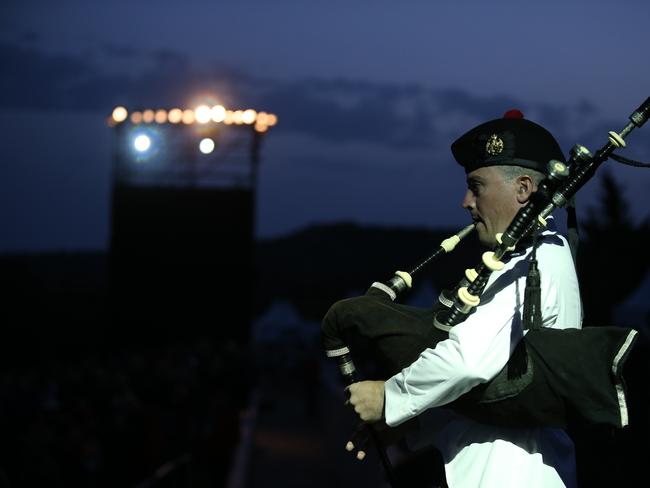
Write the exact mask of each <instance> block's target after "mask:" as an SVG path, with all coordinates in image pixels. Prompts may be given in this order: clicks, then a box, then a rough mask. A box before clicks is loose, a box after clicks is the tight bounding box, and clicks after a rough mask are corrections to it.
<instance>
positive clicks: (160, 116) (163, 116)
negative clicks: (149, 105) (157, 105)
mask: <svg viewBox="0 0 650 488" xmlns="http://www.w3.org/2000/svg"><path fill="white" fill-rule="evenodd" d="M154 120H155V121H156V123H157V124H164V123H165V122H167V110H164V109H162V108H161V109H160V110H156V115H155V116H154Z"/></svg>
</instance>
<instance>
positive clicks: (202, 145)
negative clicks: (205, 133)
mask: <svg viewBox="0 0 650 488" xmlns="http://www.w3.org/2000/svg"><path fill="white" fill-rule="evenodd" d="M199 151H201V152H202V153H203V154H210V153H211V152H212V151H214V141H213V140H212V139H210V138H209V137H206V138H205V139H201V142H199Z"/></svg>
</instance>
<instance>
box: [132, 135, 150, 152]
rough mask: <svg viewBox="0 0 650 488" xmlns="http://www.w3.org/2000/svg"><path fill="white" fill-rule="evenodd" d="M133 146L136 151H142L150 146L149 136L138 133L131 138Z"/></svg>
mask: <svg viewBox="0 0 650 488" xmlns="http://www.w3.org/2000/svg"><path fill="white" fill-rule="evenodd" d="M133 147H134V148H135V150H136V151H138V152H140V153H143V152H145V151H147V150H149V148H150V147H151V138H150V137H149V136H147V135H145V134H140V135H139V136H136V138H135V139H133Z"/></svg>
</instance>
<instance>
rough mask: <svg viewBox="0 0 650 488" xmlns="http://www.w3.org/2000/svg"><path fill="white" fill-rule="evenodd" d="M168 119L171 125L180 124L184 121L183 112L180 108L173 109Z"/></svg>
mask: <svg viewBox="0 0 650 488" xmlns="http://www.w3.org/2000/svg"><path fill="white" fill-rule="evenodd" d="M167 118H168V119H169V122H170V123H172V124H178V123H179V122H180V121H181V120H183V111H182V110H181V109H180V108H173V109H171V110H170V111H169V115H168V116H167Z"/></svg>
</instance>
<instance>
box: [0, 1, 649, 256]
mask: <svg viewBox="0 0 650 488" xmlns="http://www.w3.org/2000/svg"><path fill="white" fill-rule="evenodd" d="M648 20H650V2H647V1H645V0H638V1H625V0H623V1H619V2H616V3H612V2H605V1H603V0H591V1H573V2H566V1H559V0H547V1H544V2H522V1H521V0H518V1H511V0H506V1H496V2H485V1H481V0H472V1H451V0H437V1H432V0H428V1H404V2H394V1H392V2H388V1H383V0H347V1H339V0H330V1H328V2H314V1H311V2H310V1H305V0H301V1H298V0H296V1H291V0H273V1H268V0H267V1H263V0H247V1H241V2H219V1H216V0H212V1H208V0H186V1H183V2H179V1H172V0H156V1H151V0H141V1H138V2H133V1H124V0H113V1H110V2H106V1H95V0H92V1H91V0H59V1H51V0H4V1H3V2H2V4H1V5H0V66H2V70H1V72H0V124H1V126H2V136H1V137H2V158H1V162H0V229H2V231H1V233H0V252H51V251H62V250H63V251H75V250H106V249H107V247H108V239H109V212H110V165H111V159H110V154H111V148H112V144H113V138H112V135H113V134H112V131H111V129H110V128H109V127H107V125H106V117H107V116H108V115H109V114H110V112H111V110H112V108H113V107H114V106H116V105H120V104H121V105H125V106H127V107H149V106H150V107H171V106H172V105H181V106H183V107H189V106H193V105H194V104H196V103H198V102H200V101H201V100H202V97H205V96H212V97H215V98H216V99H217V100H219V101H220V102H222V103H223V104H224V105H226V106H227V107H232V108H248V107H253V108H257V109H259V110H267V111H271V112H274V113H276V114H277V115H278V117H279V123H278V126H277V127H275V128H274V129H273V130H272V131H271V133H269V134H268V137H267V138H266V139H265V141H264V147H263V152H262V167H261V174H260V180H259V193H258V200H257V203H258V212H257V232H258V236H260V237H272V236H277V235H282V234H286V233H288V232H291V231H293V230H297V229H300V228H302V227H304V226H306V225H309V224H312V223H321V222H334V221H341V220H346V221H354V222H358V223H364V224H383V225H403V226H414V225H422V226H427V227H441V226H445V227H457V228H460V227H462V226H464V225H465V224H466V223H468V217H467V215H466V211H464V210H462V209H461V207H460V202H461V199H462V196H463V193H464V174H463V172H462V170H461V169H460V167H459V166H458V165H457V164H456V163H455V162H454V161H453V159H452V157H451V153H450V151H449V145H450V144H451V142H452V141H453V140H454V139H455V138H456V137H458V136H459V135H460V134H461V133H462V132H464V131H465V130H467V129H469V128H470V127H472V126H473V125H476V124H478V123H480V122H483V121H485V120H488V119H492V118H497V117H500V116H501V115H502V114H503V113H504V112H505V111H506V110H508V109H511V108H519V109H521V110H522V111H523V112H524V114H525V115H526V117H527V118H530V119H532V120H534V121H536V122H539V123H541V124H542V125H545V126H546V127H548V128H549V129H550V130H551V131H552V132H553V133H555V134H556V137H557V138H558V140H559V141H560V143H561V146H562V148H563V149H564V150H565V152H568V150H569V149H570V148H571V147H572V146H573V145H574V144H576V143H581V144H584V145H586V146H587V147H589V148H590V149H592V150H593V151H595V150H596V149H598V148H600V147H601V146H602V145H604V144H605V142H606V134H607V131H609V130H620V129H621V128H622V127H623V126H624V125H625V124H626V123H627V117H628V116H629V114H630V113H631V112H632V111H633V110H634V109H635V108H637V106H638V105H639V104H640V103H641V102H642V101H643V100H645V98H647V97H648V96H649V95H650V62H648V52H649V48H650V29H648ZM628 144H629V147H628V148H627V149H626V150H624V151H622V152H621V154H622V155H626V156H628V157H633V158H637V159H641V160H644V161H650V125H648V126H645V127H643V128H642V129H640V130H638V131H636V132H634V133H633V134H632V135H631V136H630V137H629V138H628ZM607 170H609V171H611V173H612V174H613V176H614V177H615V179H616V180H617V181H618V182H619V183H620V184H621V185H622V187H623V188H624V192H625V195H626V198H627V200H628V202H629V203H630V205H631V207H630V208H631V211H632V212H633V213H634V215H635V218H636V219H638V220H641V219H643V218H647V217H648V216H649V215H650V204H649V202H648V198H647V191H646V186H647V184H648V182H650V172H648V171H647V170H645V172H644V170H642V169H633V168H628V167H623V166H621V165H618V164H616V163H614V162H613V161H611V160H610V161H608V162H607V163H606V167H603V168H601V169H600V170H599V172H600V171H607ZM597 179H598V178H596V179H595V180H597ZM599 191H600V187H599V185H598V183H597V181H591V182H590V183H589V184H588V185H587V186H586V187H585V188H584V189H583V190H582V192H581V193H580V194H579V196H578V204H579V209H580V211H581V212H585V211H586V210H587V209H588V208H589V207H590V205H593V204H594V203H595V202H596V200H597V198H598V195H599Z"/></svg>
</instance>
